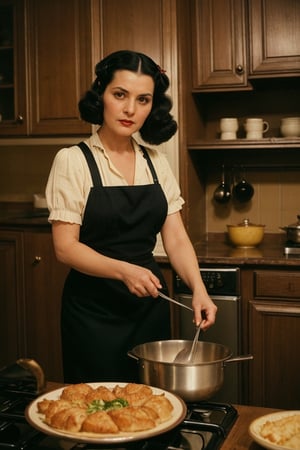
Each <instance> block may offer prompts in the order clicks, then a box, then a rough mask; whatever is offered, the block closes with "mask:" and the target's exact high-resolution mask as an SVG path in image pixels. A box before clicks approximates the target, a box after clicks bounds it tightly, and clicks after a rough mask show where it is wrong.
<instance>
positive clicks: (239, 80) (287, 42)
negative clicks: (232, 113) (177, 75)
mask: <svg viewBox="0 0 300 450" xmlns="http://www.w3.org/2000/svg"><path fill="white" fill-rule="evenodd" d="M192 23H193V34H192V41H191V42H192V48H193V49H194V50H193V52H194V53H193V63H194V64H193V66H194V72H193V89H194V90H195V91H199V90H200V91H226V90H238V89H240V90H241V89H242V90H247V89H251V84H250V83H249V80H251V78H255V77H256V78H263V77H267V78H272V77H284V76H297V75H299V74H300V26H299V23H300V2H299V0H286V1H283V0H249V2H247V1H246V0H193V3H192Z"/></svg>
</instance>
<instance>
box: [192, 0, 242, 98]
mask: <svg viewBox="0 0 300 450" xmlns="http://www.w3.org/2000/svg"><path fill="white" fill-rule="evenodd" d="M193 16H194V18H195V21H194V30H193V42H192V48H193V51H194V61H195V64H194V72H193V87H194V88H195V89H210V90H214V89H216V88H218V89H219V88H220V87H221V86H223V87H224V88H226V87H227V86H230V87H233V86H234V87H235V88H241V87H243V88H245V87H246V86H247V57H246V54H247V53H246V30H245V27H246V20H245V5H244V0H196V1H195V2H194V3H193Z"/></svg>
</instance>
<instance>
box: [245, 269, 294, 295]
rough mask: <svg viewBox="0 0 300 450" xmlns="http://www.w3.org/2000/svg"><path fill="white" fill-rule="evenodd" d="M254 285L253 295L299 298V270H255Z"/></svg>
mask: <svg viewBox="0 0 300 450" xmlns="http://www.w3.org/2000/svg"><path fill="white" fill-rule="evenodd" d="M254 286H255V287H254V295H255V297H272V298H286V299H288V298H291V299H297V300H300V272H284V271H275V270H274V271H273V270H268V271H256V272H255V273H254Z"/></svg>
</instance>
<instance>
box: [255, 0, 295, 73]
mask: <svg viewBox="0 0 300 450" xmlns="http://www.w3.org/2000/svg"><path fill="white" fill-rule="evenodd" d="M249 54H250V64H249V75H250V76H251V77H255V76H256V77H262V76H268V77H270V76H286V75H288V76H299V73H300V2H299V0H284V1H283V0H250V1H249Z"/></svg>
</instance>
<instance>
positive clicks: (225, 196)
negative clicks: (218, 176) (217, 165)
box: [214, 165, 231, 204]
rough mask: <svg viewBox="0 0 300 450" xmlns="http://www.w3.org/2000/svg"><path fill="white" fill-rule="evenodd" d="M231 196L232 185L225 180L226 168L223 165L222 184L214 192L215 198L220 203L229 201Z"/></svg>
mask: <svg viewBox="0 0 300 450" xmlns="http://www.w3.org/2000/svg"><path fill="white" fill-rule="evenodd" d="M230 198H231V190H230V185H229V184H228V183H226V181H225V168H224V165H223V166H222V180H221V184H220V185H219V186H218V187H217V188H216V190H215V192H214V199H215V201H216V202H218V203H223V204H224V203H227V202H228V201H229V200H230Z"/></svg>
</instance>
